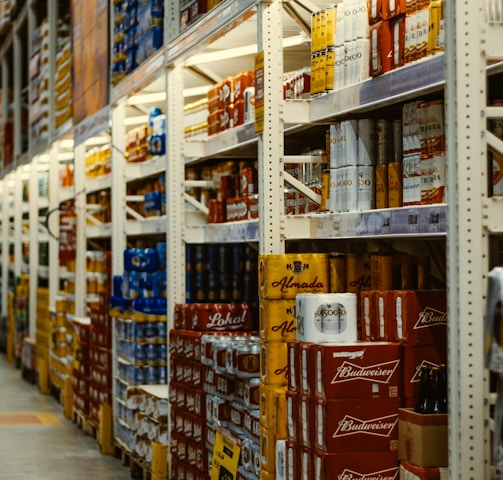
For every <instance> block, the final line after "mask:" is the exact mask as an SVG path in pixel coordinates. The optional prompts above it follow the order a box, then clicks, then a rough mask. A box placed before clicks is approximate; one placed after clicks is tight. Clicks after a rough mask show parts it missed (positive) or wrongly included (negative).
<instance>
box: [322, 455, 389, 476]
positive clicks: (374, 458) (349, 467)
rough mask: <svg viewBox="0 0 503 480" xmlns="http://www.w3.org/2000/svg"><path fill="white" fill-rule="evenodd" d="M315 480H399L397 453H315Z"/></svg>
mask: <svg viewBox="0 0 503 480" xmlns="http://www.w3.org/2000/svg"><path fill="white" fill-rule="evenodd" d="M314 470H315V472H314V473H315V475H314V478H316V480H328V479H332V478H342V479H345V478H348V479H352V478H354V479H356V478H359V479H365V478H369V479H371V478H376V479H377V478H379V479H383V480H384V479H386V480H398V458H397V453H396V452H363V453H362V452H355V453H325V452H321V451H320V450H315V451H314Z"/></svg>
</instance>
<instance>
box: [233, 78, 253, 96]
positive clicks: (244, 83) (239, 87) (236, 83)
mask: <svg viewBox="0 0 503 480" xmlns="http://www.w3.org/2000/svg"><path fill="white" fill-rule="evenodd" d="M254 82H255V74H254V72H251V71H242V72H239V73H238V74H237V75H236V76H235V77H234V80H233V92H232V94H233V96H232V101H233V102H237V101H238V100H244V92H245V90H246V89H247V88H249V87H253V85H254Z"/></svg>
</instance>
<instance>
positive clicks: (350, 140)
mask: <svg viewBox="0 0 503 480" xmlns="http://www.w3.org/2000/svg"><path fill="white" fill-rule="evenodd" d="M341 128H342V138H343V141H342V143H341V146H342V152H341V156H342V158H343V163H342V164H341V166H349V165H357V164H358V120H345V121H344V122H342V123H341Z"/></svg>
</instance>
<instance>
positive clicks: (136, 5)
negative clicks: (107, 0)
mask: <svg viewBox="0 0 503 480" xmlns="http://www.w3.org/2000/svg"><path fill="white" fill-rule="evenodd" d="M163 18H164V12H163V2H162V1H160V0H119V1H116V2H114V44H113V65H112V82H113V84H114V85H115V84H117V83H118V82H119V81H120V80H122V79H123V78H124V77H125V76H126V75H128V74H129V73H131V72H132V71H133V70H134V69H135V68H137V67H138V66H139V65H140V64H141V63H143V62H144V61H145V60H147V59H148V57H150V56H151V55H152V54H153V53H154V52H155V51H156V50H157V49H158V48H160V47H161V46H162V42H163Z"/></svg>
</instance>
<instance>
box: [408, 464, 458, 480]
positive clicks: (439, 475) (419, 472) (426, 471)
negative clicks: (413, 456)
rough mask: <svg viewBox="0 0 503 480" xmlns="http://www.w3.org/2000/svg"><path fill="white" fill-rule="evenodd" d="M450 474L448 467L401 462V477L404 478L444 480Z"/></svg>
mask: <svg viewBox="0 0 503 480" xmlns="http://www.w3.org/2000/svg"><path fill="white" fill-rule="evenodd" d="M448 476H449V469H448V468H446V467H430V468H424V467H418V466H416V465H412V464H411V463H407V462H400V478H401V479H404V480H409V479H413V480H444V479H446V478H448Z"/></svg>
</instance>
